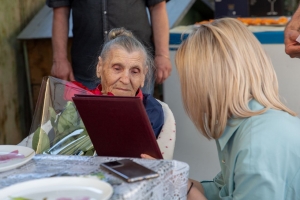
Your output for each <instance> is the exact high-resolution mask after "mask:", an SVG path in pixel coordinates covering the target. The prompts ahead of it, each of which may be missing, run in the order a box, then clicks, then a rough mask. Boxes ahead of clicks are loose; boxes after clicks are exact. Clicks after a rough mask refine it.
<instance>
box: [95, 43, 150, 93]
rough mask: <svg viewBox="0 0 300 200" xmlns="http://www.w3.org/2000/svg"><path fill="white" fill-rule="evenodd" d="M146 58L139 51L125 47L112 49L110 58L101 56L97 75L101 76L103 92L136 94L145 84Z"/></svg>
mask: <svg viewBox="0 0 300 200" xmlns="http://www.w3.org/2000/svg"><path fill="white" fill-rule="evenodd" d="M144 63H145V58H144V55H143V54H142V53H141V52H139V51H134V52H131V53H128V52H127V51H125V50H123V49H117V48H115V49H112V50H110V52H109V55H108V58H107V59H106V60H105V62H104V60H103V59H102V58H101V57H99V62H98V65H97V76H98V77H99V78H101V85H102V93H103V94H107V93H108V92H111V93H113V94H114V95H115V96H135V95H136V92H137V90H138V89H139V88H140V87H143V86H144V81H145V74H146V72H145V68H144Z"/></svg>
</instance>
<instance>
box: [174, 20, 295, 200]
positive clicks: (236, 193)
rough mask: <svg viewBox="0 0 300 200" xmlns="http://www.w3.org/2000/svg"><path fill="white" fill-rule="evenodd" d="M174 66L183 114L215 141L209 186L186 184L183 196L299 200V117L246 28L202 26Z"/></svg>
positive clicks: (231, 24)
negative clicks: (216, 164)
mask: <svg viewBox="0 0 300 200" xmlns="http://www.w3.org/2000/svg"><path fill="white" fill-rule="evenodd" d="M176 65H177V70H178V73H179V77H180V82H181V91H182V97H183V103H184V107H185V110H186V112H187V114H188V116H189V117H190V118H191V120H192V121H193V123H194V124H195V126H196V127H197V128H198V130H199V131H200V132H201V133H202V134H203V135H204V136H205V137H206V138H208V139H214V140H215V141H216V144H217V148H218V154H219V160H220V165H221V172H220V173H219V174H218V175H217V176H216V177H215V178H214V179H213V181H204V182H201V183H199V182H197V181H194V180H191V181H190V182H189V185H188V199H201V198H203V199H205V198H207V199H224V200H225V199H226V200H230V199H242V200H249V199H255V200H257V199H272V200H274V199H299V197H300V120H299V119H298V118H297V117H296V113H294V112H293V111H292V110H290V109H289V108H287V107H286V106H285V105H284V104H283V103H282V102H281V101H280V99H279V94H278V82H277V78H276V74H275V71H274V69H273V66H272V63H271V61H270V59H269V58H268V57H267V55H266V53H265V52H264V50H263V49H262V46H261V45H260V43H259V42H258V40H257V39H256V38H255V37H254V35H253V34H252V33H251V32H250V31H249V30H248V29H247V27H246V26H244V25H243V24H242V23H241V22H239V21H237V20H235V19H229V18H223V19H219V20H216V21H214V22H212V23H209V24H205V25H201V26H200V27H199V28H197V29H196V30H195V31H194V32H193V33H191V34H190V36H189V37H188V38H187V39H186V40H185V41H184V42H183V43H182V44H181V46H180V47H179V49H178V52H177V54H176ZM204 196H205V197H204Z"/></svg>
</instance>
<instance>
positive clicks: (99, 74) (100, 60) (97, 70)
mask: <svg viewBox="0 0 300 200" xmlns="http://www.w3.org/2000/svg"><path fill="white" fill-rule="evenodd" d="M98 60H99V61H98V64H97V69H96V74H97V77H98V78H101V75H102V68H103V61H102V58H101V57H100V56H99V57H98Z"/></svg>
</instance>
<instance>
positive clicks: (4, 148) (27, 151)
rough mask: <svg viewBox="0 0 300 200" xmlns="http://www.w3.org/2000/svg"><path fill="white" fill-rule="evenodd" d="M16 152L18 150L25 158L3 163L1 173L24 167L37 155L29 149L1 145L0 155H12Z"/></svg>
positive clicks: (0, 163)
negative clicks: (11, 153)
mask: <svg viewBox="0 0 300 200" xmlns="http://www.w3.org/2000/svg"><path fill="white" fill-rule="evenodd" d="M15 150H18V151H19V154H22V155H24V156H25V158H16V159H11V160H7V161H1V162H0V172H4V171H7V170H10V169H14V168H17V167H20V166H21V165H24V164H25V163H27V162H28V161H29V160H31V159H32V158H33V156H34V155H35V152H34V150H33V149H31V148H28V147H23V146H17V145H0V154H2V155H3V154H7V153H10V152H12V151H15Z"/></svg>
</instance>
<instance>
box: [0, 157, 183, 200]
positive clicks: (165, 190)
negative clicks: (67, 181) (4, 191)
mask: <svg viewBox="0 0 300 200" xmlns="http://www.w3.org/2000/svg"><path fill="white" fill-rule="evenodd" d="M118 159H122V158H112V157H86V156H52V155H36V156H35V157H34V158H33V159H32V160H31V161H29V162H28V163H27V164H25V165H23V166H21V167H19V168H17V169H14V170H10V171H7V172H2V173H0V189H1V188H4V187H7V186H10V185H13V184H15V183H20V182H24V181H28V180H33V179H39V178H48V177H54V176H64V175H68V176H69V175H70V176H79V175H89V174H93V173H98V172H101V173H103V174H104V181H106V182H108V183H110V184H111V185H112V186H113V189H114V193H113V196H112V197H111V199H130V200H131V199H132V200H134V199H153V200H154V199H155V200H160V199H162V200H168V199H186V192H187V181H188V173H189V166H188V165H187V164H186V163H183V162H179V161H174V160H173V161H172V160H146V159H133V160H134V161H135V162H137V163H139V164H142V165H144V166H146V167H148V168H150V169H152V170H154V171H156V172H158V173H159V175H160V176H159V177H158V178H155V179H150V180H145V181H140V182H135V183H127V182H125V181H123V180H122V179H120V178H118V177H116V176H115V175H113V174H110V173H108V172H107V171H105V170H103V169H102V168H100V167H99V165H100V163H103V162H107V161H112V160H118Z"/></svg>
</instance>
